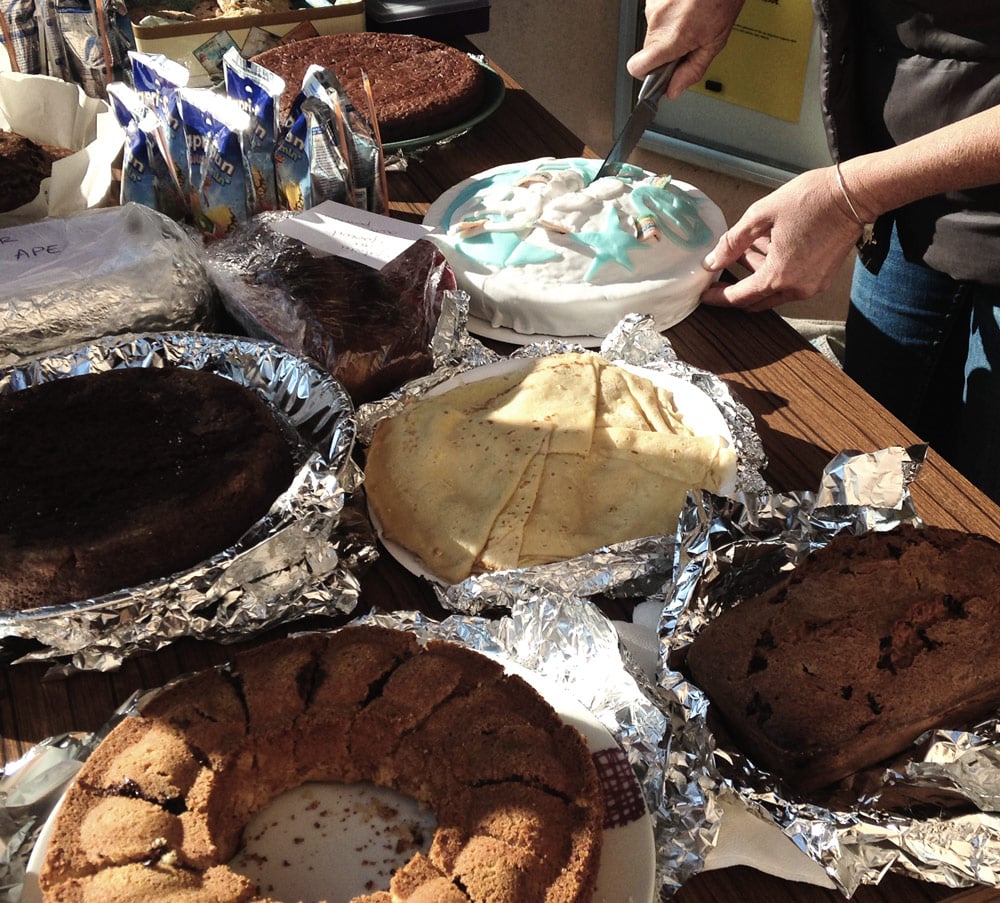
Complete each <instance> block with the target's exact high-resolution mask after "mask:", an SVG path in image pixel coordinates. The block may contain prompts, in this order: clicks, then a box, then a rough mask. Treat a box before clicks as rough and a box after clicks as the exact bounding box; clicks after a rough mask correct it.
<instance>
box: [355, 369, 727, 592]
mask: <svg viewBox="0 0 1000 903" xmlns="http://www.w3.org/2000/svg"><path fill="white" fill-rule="evenodd" d="M529 363H531V361H530V360H528V359H524V358H505V359H504V360H501V361H497V362H496V363H493V364H485V365H483V366H482V367H475V368H473V369H472V370H466V371H465V372H464V373H459V374H457V375H456V376H453V377H452V378H451V379H447V380H445V381H444V382H442V383H440V384H438V385H437V386H435V387H434V388H433V389H431V390H429V391H428V392H427V395H428V396H435V395H441V394H443V393H445V392H447V391H449V390H451V389H454V388H456V387H458V386H463V385H468V384H469V383H473V382H478V381H479V380H481V379H487V378H488V377H491V376H502V375H504V374H506V373H511V372H513V371H515V370H518V369H522V368H524V367H526V366H527V365H528V364H529ZM616 366H619V367H622V369H624V370H628V371H630V372H632V373H636V374H638V375H639V376H644V377H646V378H647V379H648V380H650V381H651V382H652V383H654V384H655V385H657V386H660V387H661V388H664V389H669V390H670V391H671V392H672V393H673V396H674V402H675V404H676V405H677V409H678V410H679V411H680V412H681V414H682V415H683V417H684V420H685V422H686V423H687V424H688V425H689V426H690V427H691V429H692V430H693V431H694V433H695V434H696V435H702V436H722V437H723V438H724V439H725V440H726V441H727V442H728V443H729V444H732V442H733V434H732V430H731V429H730V428H729V424H728V423H727V422H726V418H725V417H724V416H723V414H722V411H720V410H719V408H718V406H717V405H716V404H715V402H714V401H712V399H711V398H709V396H708V395H707V394H706V393H705V392H703V391H702V390H701V389H699V388H698V387H697V386H696V385H694V384H693V383H690V382H688V381H687V380H685V379H681V378H680V377H677V376H673V375H671V374H669V373H663V372H662V371H659V370H649V369H646V368H644V367H633V366H630V365H628V364H616ZM735 490H736V468H735V466H734V467H733V469H732V471H731V472H730V473H729V474H727V475H726V480H725V482H724V483H723V485H722V486H721V487H720V490H719V494H720V495H731V494H732V493H733V492H735ZM368 515H369V517H370V519H371V521H372V524H373V526H374V527H375V532H376V533H377V534H378V538H379V541H380V542H381V543H382V545H383V546H384V547H385V550H386V551H387V552H388V553H389V554H390V555H391V556H392V557H393V558H395V559H396V561H397V562H399V564H401V565H402V566H403V567H404V568H405V569H406V570H408V571H409V572H410V573H411V574H415V575H416V576H418V577H423V578H424V579H425V580H429V581H430V582H432V583H436V584H438V585H439V586H444V585H445V583H444V582H443V581H442V580H441V578H440V577H437V576H435V575H434V574H432V573H431V572H430V571H428V570H427V568H426V567H425V566H424V564H423V562H422V561H421V560H420V559H419V558H418V557H417V556H416V555H414V554H413V553H412V552H410V551H409V550H408V549H405V548H403V547H402V546H401V545H399V544H398V543H396V542H393V541H392V540H389V539H386V537H385V531H384V530H383V528H382V523H381V522H380V520H379V518H378V516H377V515H376V514H375V512H374V511H373V510H372V508H371V506H370V505H369V506H368ZM636 538H638V537H636Z"/></svg>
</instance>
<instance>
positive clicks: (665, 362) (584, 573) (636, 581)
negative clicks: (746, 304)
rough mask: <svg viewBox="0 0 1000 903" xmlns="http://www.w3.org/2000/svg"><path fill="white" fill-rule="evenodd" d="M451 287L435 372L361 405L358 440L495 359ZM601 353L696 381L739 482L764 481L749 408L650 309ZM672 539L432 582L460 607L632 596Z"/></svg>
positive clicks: (667, 572) (537, 349) (670, 553)
mask: <svg viewBox="0 0 1000 903" xmlns="http://www.w3.org/2000/svg"><path fill="white" fill-rule="evenodd" d="M448 294H449V296H450V297H449V298H448V299H446V300H447V303H446V304H445V306H444V309H443V310H442V313H441V319H440V321H439V323H438V330H437V333H436V335H435V337H434V343H433V344H432V353H433V355H434V362H435V366H434V370H433V372H432V373H431V374H430V375H429V376H425V377H421V378H420V379H416V380H413V381H411V382H409V383H406V384H405V385H404V386H402V387H401V388H400V389H399V390H398V391H396V392H394V393H392V394H391V395H389V396H388V397H386V398H385V399H380V400H379V401H377V402H372V403H369V404H365V405H361V406H359V408H358V412H357V419H358V439H359V441H360V442H361V443H362V444H364V445H367V444H368V443H369V442H370V441H371V438H372V435H373V434H374V431H375V426H376V425H377V423H378V421H379V420H381V419H382V418H384V417H390V416H392V415H393V414H394V413H395V412H397V411H398V410H399V409H400V408H401V407H402V406H403V405H404V404H406V402H407V401H408V400H410V399H413V398H419V397H421V396H423V395H425V394H426V393H427V392H429V391H431V390H432V389H433V388H434V387H435V386H437V385H439V384H440V383H442V382H445V381H446V380H449V379H451V378H452V377H454V376H455V375H457V374H459V373H464V372H468V371H470V370H472V369H473V368H475V367H480V366H484V365H487V364H492V363H495V362H496V361H497V360H498V359H499V355H497V354H496V353H495V352H493V351H491V350H490V349H489V348H488V347H486V346H484V345H483V344H482V343H480V342H479V341H478V340H476V339H474V338H472V337H471V336H469V334H468V332H467V321H468V296H467V295H465V294H464V293H463V292H451V293H448ZM583 350H584V349H583V348H581V347H580V346H578V345H573V344H568V343H564V342H559V341H552V340H548V341H544V342H539V343H536V344H529V345H524V346H521V347H518V348H517V349H516V350H515V351H514V352H513V353H512V354H511V355H510V359H511V360H517V359H533V358H540V357H545V356H548V355H554V354H564V353H568V352H574V351H583ZM599 353H600V354H601V355H602V356H603V357H605V358H606V359H607V360H609V361H615V362H621V363H625V364H630V365H633V366H637V367H643V368H646V369H650V370H658V371H661V372H664V373H666V374H669V375H671V376H675V377H678V378H681V379H684V380H687V381H689V382H691V383H692V384H693V385H694V386H696V387H697V388H699V389H701V390H702V391H703V392H704V393H705V394H706V395H707V396H708V397H709V399H711V401H712V402H713V403H714V404H715V405H716V406H717V407H718V409H719V411H720V412H721V413H722V416H723V417H724V419H725V421H726V424H727V426H728V427H729V430H730V433H731V435H732V437H733V444H734V446H735V448H736V452H737V459H738V465H737V467H738V470H737V477H736V488H737V489H738V490H739V491H743V492H751V493H752V492H758V491H761V490H763V489H764V488H765V487H766V485H767V484H766V482H765V480H764V477H763V475H762V474H763V470H764V468H765V467H766V464H767V460H766V456H765V454H764V450H763V445H762V443H761V440H760V436H759V435H758V433H757V429H756V424H755V422H754V418H753V414H751V413H750V411H749V410H748V409H747V408H746V406H745V405H744V404H743V403H742V402H741V401H740V400H739V399H738V398H736V397H735V396H734V395H733V394H732V393H731V392H730V390H729V387H728V386H727V385H726V384H725V383H724V382H723V380H721V379H720V378H719V377H717V376H716V375H715V374H713V373H709V372H708V371H705V370H700V369H699V368H697V367H693V366H691V365H690V364H688V363H686V362H685V361H682V360H680V359H679V358H678V357H677V354H676V352H675V351H674V349H673V347H672V345H671V344H670V341H669V339H667V338H666V337H665V336H663V335H662V334H660V333H659V332H658V331H657V329H656V326H655V324H654V322H653V319H652V317H649V316H647V315H638V314H630V315H628V316H626V317H625V318H623V319H622V320H621V321H620V322H619V324H618V326H617V327H616V328H615V329H614V330H613V331H612V332H611V333H610V334H609V335H608V337H607V338H606V339H605V340H604V342H603V343H602V345H601V348H600V351H599ZM674 547H675V536H674V535H663V536H649V537H642V538H639V539H635V540H631V541H628V542H623V543H616V544H614V545H610V546H606V547H604V548H601V549H596V550H595V551H594V552H593V553H591V554H587V555H581V556H579V557H577V558H573V559H570V560H567V561H561V562H556V563H553V564H547V565H542V566H538V567H531V568H519V569H515V570H508V571H498V572H494V573H486V574H479V575H473V576H472V577H469V578H467V579H466V580H463V581H462V582H461V583H458V584H456V585H454V586H446V585H442V584H440V583H433V584H432V585H433V586H434V590H435V592H436V594H437V595H438V597H439V600H440V602H441V604H442V605H443V606H444V607H445V608H446V609H448V610H449V611H456V612H462V613H465V614H480V613H482V612H483V611H486V610H487V609H490V608H500V609H504V608H510V607H511V605H513V604H514V603H515V602H516V601H517V600H518V599H520V598H524V597H527V596H530V595H531V594H532V593H534V592H536V591H539V590H541V591H545V592H552V593H558V594H563V595H571V596H576V597H579V598H588V599H589V598H593V597H596V596H607V597H614V598H629V599H634V598H639V597H644V596H647V595H649V594H652V593H656V592H659V591H662V589H663V587H664V585H665V584H667V583H669V582H670V580H671V579H672V572H673V561H674Z"/></svg>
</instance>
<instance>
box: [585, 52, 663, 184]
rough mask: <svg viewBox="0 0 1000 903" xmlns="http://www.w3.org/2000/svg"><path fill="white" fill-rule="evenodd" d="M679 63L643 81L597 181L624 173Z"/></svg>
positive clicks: (597, 176) (657, 69)
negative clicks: (629, 158) (629, 156)
mask: <svg viewBox="0 0 1000 903" xmlns="http://www.w3.org/2000/svg"><path fill="white" fill-rule="evenodd" d="M679 62H680V60H672V61H671V62H669V63H664V64H663V65H662V66H659V67H658V68H656V69H654V70H653V71H652V72H650V73H649V74H648V75H647V76H646V77H645V78H644V79H643V80H642V87H641V88H639V97H638V99H637V100H636V103H635V109H634V110H632V112H631V114H630V115H629V117H628V121H627V122H626V123H625V127H624V128H623V129H622V130H621V132H620V133H619V135H618V139H617V140H616V141H615V144H614V147H612V148H611V153H609V154H608V156H607V157H605V159H604V163H602V164H601V168H600V169H599V170H597V175H596V176H595V177H594V178H595V179H600V178H601V177H602V176H614V175H617V174H618V173H619V172H620V171H621V168H622V166H623V165H624V163H625V161H626V160H627V159H628V155H629V154H631V153H632V151H633V150H634V149H635V146H636V145H637V144H638V143H639V139H640V138H641V137H642V133H643V132H645V131H646V129H647V128H649V125H650V123H651V122H652V121H653V117H654V116H655V115H656V108H657V107H658V106H659V103H660V98H661V97H663V93H664V92H665V91H666V90H667V85H668V84H669V83H670V76H671V75H673V74H674V69H676V68H677V64H678V63H679Z"/></svg>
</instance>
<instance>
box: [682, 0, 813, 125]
mask: <svg viewBox="0 0 1000 903" xmlns="http://www.w3.org/2000/svg"><path fill="white" fill-rule="evenodd" d="M812 30H813V11H812V5H811V4H810V2H809V0H747V3H746V4H745V5H744V7H743V11H742V12H741V13H740V15H739V18H738V19H737V20H736V25H735V27H734V28H733V33H732V34H731V35H730V37H729V43H728V44H726V47H725V49H724V50H723V51H722V52H721V53H720V54H719V55H718V56H717V57H716V58H715V59H714V60H713V61H712V65H711V66H709V68H708V71H707V72H706V73H705V78H704V80H703V81H702V82H701V84H700V85H693V86H692V87H691V90H692V91H695V92H697V93H699V94H705V95H707V96H709V97H717V98H719V99H720V100H725V101H728V102H729V103H733V104H737V105H739V106H741V107H747V108H749V109H751V110H756V111H757V112H759V113H766V114H767V115H769V116H775V117H777V118H778V119H784V120H787V121H788V122H798V120H799V116H800V113H801V110H802V94H803V90H804V86H805V73H806V65H807V64H808V62H809V44H810V41H811V40H812Z"/></svg>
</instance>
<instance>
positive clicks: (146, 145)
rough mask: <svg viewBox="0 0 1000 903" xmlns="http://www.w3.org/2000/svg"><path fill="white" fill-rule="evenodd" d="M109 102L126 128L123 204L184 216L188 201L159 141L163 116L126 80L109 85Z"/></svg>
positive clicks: (123, 163) (168, 214) (173, 217)
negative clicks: (131, 203)
mask: <svg viewBox="0 0 1000 903" xmlns="http://www.w3.org/2000/svg"><path fill="white" fill-rule="evenodd" d="M108 102H109V104H110V105H111V109H112V111H113V112H114V114H115V118H116V119H117V120H118V123H119V125H121V127H122V129H123V130H124V131H125V146H124V152H123V159H122V189H121V203H123V204H127V203H129V202H130V201H132V202H134V203H136V204H144V205H145V206H147V207H152V208H153V209H154V210H159V211H160V213H163V214H165V215H166V216H169V217H170V218H171V219H176V220H180V219H183V218H184V216H185V213H186V210H187V204H186V202H185V199H184V198H183V197H182V196H181V194H180V191H179V190H178V188H177V183H176V181H175V180H174V177H173V174H172V173H171V172H170V164H169V163H168V162H167V160H166V158H165V157H164V156H163V152H162V150H161V148H160V145H159V143H158V141H157V134H158V132H159V129H160V118H159V116H157V114H156V111H155V110H151V109H150V108H149V107H147V106H146V105H145V104H144V103H143V101H142V98H141V97H139V95H138V93H137V92H136V91H135V90H133V89H132V88H131V87H130V86H129V85H126V84H125V83H124V82H112V83H111V84H109V85H108Z"/></svg>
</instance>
